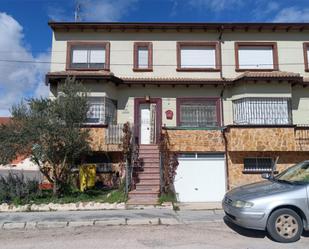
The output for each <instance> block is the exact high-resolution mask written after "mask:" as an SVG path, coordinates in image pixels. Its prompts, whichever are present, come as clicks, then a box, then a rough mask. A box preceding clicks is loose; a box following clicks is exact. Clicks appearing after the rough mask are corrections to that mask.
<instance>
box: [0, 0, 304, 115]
mask: <svg viewBox="0 0 309 249" xmlns="http://www.w3.org/2000/svg"><path fill="white" fill-rule="evenodd" d="M77 1H78V0H0V116H10V108H11V107H12V105H14V104H16V103H18V102H20V101H21V100H22V99H29V98H32V97H34V98H38V97H46V96H48V87H47V86H45V83H44V78H45V74H46V72H48V70H49V67H50V64H49V63H48V62H49V61H50V55H51V54H50V50H51V40H52V36H51V35H52V34H51V30H50V28H49V26H48V25H47V22H48V21H49V20H53V21H74V10H75V6H76V2H77ZM78 2H80V6H81V9H80V18H81V21H102V22H104V21H108V22H309V0H79V1H78ZM24 61H27V62H24Z"/></svg>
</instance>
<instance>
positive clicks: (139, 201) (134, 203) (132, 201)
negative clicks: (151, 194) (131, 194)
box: [127, 198, 158, 208]
mask: <svg viewBox="0 0 309 249" xmlns="http://www.w3.org/2000/svg"><path fill="white" fill-rule="evenodd" d="M138 205H144V206H147V205H149V206H155V205H158V198H155V199H149V200H142V199H133V198H132V199H129V200H128V201H127V206H128V208H133V207H134V206H138Z"/></svg>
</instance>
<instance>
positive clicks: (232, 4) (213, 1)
mask: <svg viewBox="0 0 309 249" xmlns="http://www.w3.org/2000/svg"><path fill="white" fill-rule="evenodd" d="M188 3H189V4H190V5H191V6H193V7H196V8H207V9H210V10H213V11H222V10H224V9H231V8H236V7H239V6H241V5H243V4H244V0H188Z"/></svg>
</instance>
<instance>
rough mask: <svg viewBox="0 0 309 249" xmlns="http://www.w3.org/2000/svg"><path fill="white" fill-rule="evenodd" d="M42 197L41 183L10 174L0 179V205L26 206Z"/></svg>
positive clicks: (21, 175) (20, 175)
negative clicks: (25, 204)
mask: <svg viewBox="0 0 309 249" xmlns="http://www.w3.org/2000/svg"><path fill="white" fill-rule="evenodd" d="M40 195H41V190H40V189H39V182H38V181H36V180H29V179H25V177H24V175H23V174H13V173H11V172H10V173H9V174H8V176H6V177H3V176H1V177H0V203H8V204H12V203H13V204H15V205H18V204H24V203H29V201H30V200H32V199H35V198H37V197H39V196H40Z"/></svg>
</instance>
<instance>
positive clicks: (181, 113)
mask: <svg viewBox="0 0 309 249" xmlns="http://www.w3.org/2000/svg"><path fill="white" fill-rule="evenodd" d="M220 123H221V122H220V98H212V99H204V98H203V99H202V98H197V99H187V98H185V99H177V124H178V126H182V127H196V128H199V127H217V126H219V125H220Z"/></svg>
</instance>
